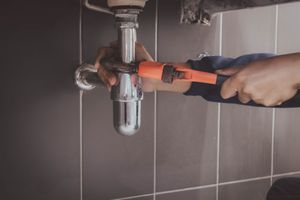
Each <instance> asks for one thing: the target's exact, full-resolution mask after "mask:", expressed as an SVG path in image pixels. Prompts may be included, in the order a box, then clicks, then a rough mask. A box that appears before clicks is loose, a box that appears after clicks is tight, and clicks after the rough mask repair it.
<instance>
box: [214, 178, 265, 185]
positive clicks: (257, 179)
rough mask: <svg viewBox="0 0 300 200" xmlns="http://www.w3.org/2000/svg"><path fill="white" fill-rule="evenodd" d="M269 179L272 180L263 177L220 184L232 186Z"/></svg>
mask: <svg viewBox="0 0 300 200" xmlns="http://www.w3.org/2000/svg"><path fill="white" fill-rule="evenodd" d="M269 178H271V176H262V177H257V178H249V179H242V180H236V181H228V182H223V183H220V184H219V185H232V184H237V183H247V182H252V181H259V180H264V179H269Z"/></svg>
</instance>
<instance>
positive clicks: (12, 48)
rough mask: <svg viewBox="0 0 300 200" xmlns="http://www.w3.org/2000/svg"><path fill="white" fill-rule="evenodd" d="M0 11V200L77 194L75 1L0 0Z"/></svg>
mask: <svg viewBox="0 0 300 200" xmlns="http://www.w3.org/2000/svg"><path fill="white" fill-rule="evenodd" d="M42 8H46V9H42ZM0 12H1V17H0V24H1V31H0V43H1V47H2V48H1V49H0V52H1V59H0V66H1V67H0V73H1V75H2V77H1V80H0V83H1V85H2V86H4V87H2V90H1V98H0V110H1V112H0V119H1V134H0V135H1V136H0V163H1V165H0V170H1V178H0V193H1V199H7V200H17V199H24V200H30V199H44V200H53V199H57V200H73V199H74V200H76V199H77V200H78V199H79V92H78V90H77V88H76V87H75V86H74V84H73V80H72V74H73V71H74V68H75V67H76V65H78V63H79V55H78V52H79V46H78V43H79V42H78V40H79V39H78V38H79V37H78V28H79V27H78V19H79V1H77V0H76V1H75V0H62V1H60V3H59V6H58V5H57V2H55V1H37V0H28V1H18V2H15V1H4V2H1V7H0ZM54 13H55V14H54Z"/></svg>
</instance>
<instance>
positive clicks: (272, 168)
mask: <svg viewBox="0 0 300 200" xmlns="http://www.w3.org/2000/svg"><path fill="white" fill-rule="evenodd" d="M275 113H276V110H275V108H273V109H272V138H271V180H270V185H272V183H273V175H274V142H275V141H274V139H275Z"/></svg>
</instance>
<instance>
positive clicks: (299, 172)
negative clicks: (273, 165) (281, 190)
mask: <svg viewBox="0 0 300 200" xmlns="http://www.w3.org/2000/svg"><path fill="white" fill-rule="evenodd" d="M298 174H299V175H300V171H296V172H289V173H284V174H275V175H273V178H276V177H281V176H292V175H298Z"/></svg>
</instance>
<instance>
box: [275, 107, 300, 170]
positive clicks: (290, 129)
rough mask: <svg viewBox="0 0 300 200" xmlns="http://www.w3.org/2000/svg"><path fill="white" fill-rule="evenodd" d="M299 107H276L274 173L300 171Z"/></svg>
mask: <svg viewBox="0 0 300 200" xmlns="http://www.w3.org/2000/svg"><path fill="white" fill-rule="evenodd" d="M299 114H300V109H298V108H296V109H277V110H276V118H275V144H274V173H275V174H280V173H287V172H293V171H300V158H299V144H300V135H299V120H298V119H299Z"/></svg>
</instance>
